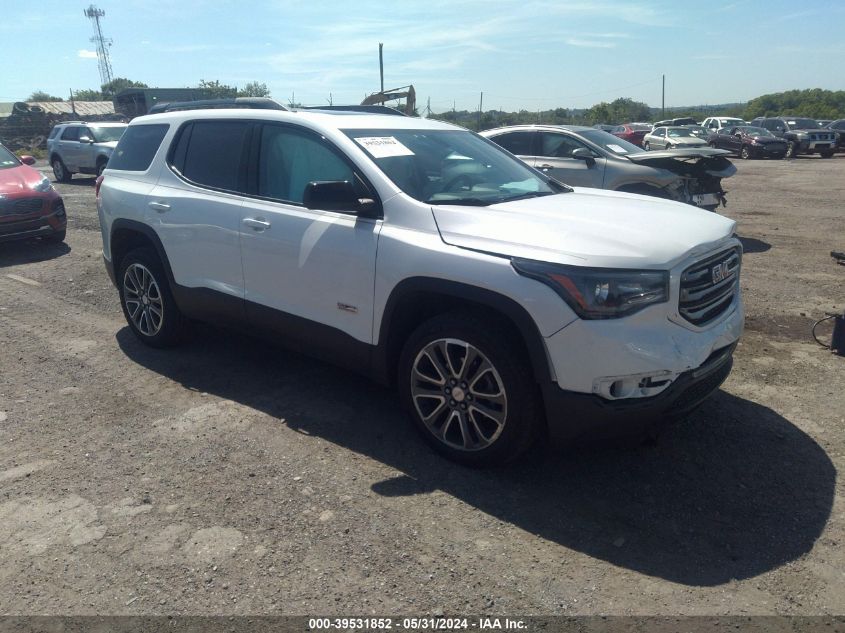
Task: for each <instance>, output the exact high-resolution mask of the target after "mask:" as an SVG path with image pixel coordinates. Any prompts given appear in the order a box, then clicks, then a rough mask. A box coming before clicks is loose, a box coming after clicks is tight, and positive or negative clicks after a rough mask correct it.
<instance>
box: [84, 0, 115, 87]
mask: <svg viewBox="0 0 845 633" xmlns="http://www.w3.org/2000/svg"><path fill="white" fill-rule="evenodd" d="M84 12H85V17H87V18H89V19H90V20H91V23H92V24H93V25H94V33H95V35H94V37H92V38H91V41H92V42H94V43H95V44H96V45H97V66H99V67H100V81H101V83H102V84H103V85H105V84H108V83H111V81H112V79H113V77H112V70H111V61H109V51H108V48H107V47H108V46H111V45H112V39H111V38H109V37H103V29H102V27H101V26H100V18H102V17H104V16H105V15H106V12H105V11H103V10H102V9H98V8H97V7H95V6H94V5H93V4H92V5H90V6H89V7H88V8H87V9H85V11H84Z"/></svg>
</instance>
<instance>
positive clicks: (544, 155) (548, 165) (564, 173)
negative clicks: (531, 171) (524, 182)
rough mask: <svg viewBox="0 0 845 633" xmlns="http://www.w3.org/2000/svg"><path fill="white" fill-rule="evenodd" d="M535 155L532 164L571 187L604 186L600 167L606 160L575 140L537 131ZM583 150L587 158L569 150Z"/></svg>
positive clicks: (555, 133)
mask: <svg viewBox="0 0 845 633" xmlns="http://www.w3.org/2000/svg"><path fill="white" fill-rule="evenodd" d="M537 136H538V138H537V139H536V143H537V148H538V149H537V156H535V157H533V161H532V165H533V167H535V168H537V169H539V170H540V171H542V172H543V173H545V174H547V175H549V176H551V177H552V178H554V179H555V180H558V181H560V182H562V183H565V184H567V185H572V186H573V187H594V188H596V189H601V188H602V186H603V185H604V169H605V164H606V162H607V159H605V158H603V157H602V156H600V155H599V154H597V153H595V152H594V151H593V150H591V149H590V148H589V147H587V146H586V145H585V144H584V143H582V142H581V141H579V140H578V139H576V138H574V137H572V136H569V135H568V134H563V133H559V132H538V134H537ZM582 148H583V149H586V150H588V151H589V152H590V158H587V159H585V158H575V157H573V155H572V154H573V152H574V151H575V150H577V149H582Z"/></svg>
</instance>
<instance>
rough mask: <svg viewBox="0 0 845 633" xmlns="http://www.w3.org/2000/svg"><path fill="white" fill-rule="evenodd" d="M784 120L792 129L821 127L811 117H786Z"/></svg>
mask: <svg viewBox="0 0 845 633" xmlns="http://www.w3.org/2000/svg"><path fill="white" fill-rule="evenodd" d="M786 122H787V123H788V124H789V127H790V129H793V130H815V129H816V128H819V127H821V126H820V125H819V123H818V121H815V120H813V119H787V120H786Z"/></svg>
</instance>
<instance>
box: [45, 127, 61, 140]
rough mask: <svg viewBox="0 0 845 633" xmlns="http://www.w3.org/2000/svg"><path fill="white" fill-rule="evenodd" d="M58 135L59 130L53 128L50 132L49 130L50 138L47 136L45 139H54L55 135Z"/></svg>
mask: <svg viewBox="0 0 845 633" xmlns="http://www.w3.org/2000/svg"><path fill="white" fill-rule="evenodd" d="M58 133H59V128H57V127H54V128H53V129H52V130H50V136H48V137H47V138H55V136H56V134H58Z"/></svg>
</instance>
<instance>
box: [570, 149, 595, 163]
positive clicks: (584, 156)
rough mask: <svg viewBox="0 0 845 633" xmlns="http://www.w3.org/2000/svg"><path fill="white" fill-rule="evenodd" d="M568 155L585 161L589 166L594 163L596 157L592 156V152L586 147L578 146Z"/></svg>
mask: <svg viewBox="0 0 845 633" xmlns="http://www.w3.org/2000/svg"><path fill="white" fill-rule="evenodd" d="M570 156H572V158H577V159H578V160H583V161H585V162H586V163H587V165H589V166H590V167H592V166H593V165H595V164H596V159H595V158H593V153H592V152H591V151H590V150H588V149H587V148H586V147H579V148H578V149H576V150H573V152H572V154H570Z"/></svg>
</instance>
